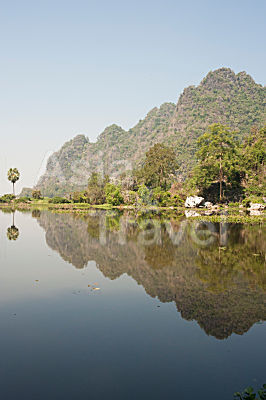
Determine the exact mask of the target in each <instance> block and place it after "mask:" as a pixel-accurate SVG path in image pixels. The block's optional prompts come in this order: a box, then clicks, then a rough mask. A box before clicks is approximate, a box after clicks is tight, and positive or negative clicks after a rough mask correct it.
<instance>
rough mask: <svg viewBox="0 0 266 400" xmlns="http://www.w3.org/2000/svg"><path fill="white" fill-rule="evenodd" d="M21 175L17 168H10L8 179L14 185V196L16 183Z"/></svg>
mask: <svg viewBox="0 0 266 400" xmlns="http://www.w3.org/2000/svg"><path fill="white" fill-rule="evenodd" d="M19 177H20V173H19V172H18V170H17V168H10V169H9V171H8V173H7V178H8V180H9V181H10V182H12V184H13V194H14V195H15V183H16V182H17V181H18V180H19Z"/></svg>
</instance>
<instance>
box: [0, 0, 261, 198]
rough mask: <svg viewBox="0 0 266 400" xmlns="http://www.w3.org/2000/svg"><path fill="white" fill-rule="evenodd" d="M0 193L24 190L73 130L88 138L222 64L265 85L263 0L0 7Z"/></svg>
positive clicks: (56, 0)
mask: <svg viewBox="0 0 266 400" xmlns="http://www.w3.org/2000/svg"><path fill="white" fill-rule="evenodd" d="M0 6H1V7H0V66H1V74H0V138H1V142H0V143H1V146H0V193H6V192H11V186H10V184H9V183H8V181H7V179H6V173H7V169H8V168H9V167H17V168H18V169H19V170H20V172H21V180H20V182H19V184H18V185H17V191H19V190H20V189H21V188H22V187H24V186H32V185H33V184H34V183H35V181H36V179H37V176H38V173H39V170H40V168H41V165H42V162H43V160H44V159H45V158H46V157H47V154H49V153H50V152H52V151H55V150H57V149H58V148H60V147H61V145H62V144H63V143H64V142H65V141H66V140H69V139H71V138H72V137H73V136H75V135H76V134H78V133H84V134H86V135H87V136H88V137H89V138H90V139H91V140H92V141H94V140H96V138H97V136H98V135H99V134H100V133H101V132H102V130H103V129H104V128H105V127H106V126H107V125H110V124H112V123H116V124H118V125H121V126H122V127H123V128H129V127H131V126H133V125H134V124H135V123H136V122H137V121H138V120H139V119H140V118H143V117H144V116H145V114H146V113H147V112H148V111H149V110H150V109H151V108H153V107H154V106H159V105H160V104H161V103H163V102H165V101H173V102H176V101H177V99H178V96H179V94H180V93H181V92H182V90H183V89H184V88H185V87H186V86H188V85H193V84H195V85H197V84H198V83H199V82H200V81H201V79H202V78H203V77H204V76H205V75H206V74H207V73H208V71H209V70H213V69H217V68H220V67H223V66H226V67H230V68H232V69H233V70H234V71H235V72H239V71H243V70H245V71H246V72H247V73H249V74H250V75H251V76H252V77H253V78H254V79H255V81H256V82H257V83H261V84H264V83H265V70H266V68H265V67H266V66H265V64H266V53H265V37H266V25H265V12H266V2H265V0H253V1H251V0H249V1H246V0H235V1H232V0H230V1H229V0H223V1H216V0H210V1H204V0H201V1H199V0H194V1H192V0H191V1H189V0H186V1H179V0H164V1H162V0H161V1H157V0H146V1H145V0H141V1H139V0H135V1H127V0H123V1H116V0H112V1H107V0H102V1H90V0H87V1H85V0H84V1H82V0H75V1H74V0H72V1H67V0H63V1H61V0H53V1H50V0H45V1H44V0H43V1H42V0H39V1H36V0H32V1H29V0H23V1H21V0H17V1H16V0H8V1H3V0H0Z"/></svg>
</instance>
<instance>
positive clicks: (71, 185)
mask: <svg viewBox="0 0 266 400" xmlns="http://www.w3.org/2000/svg"><path fill="white" fill-rule="evenodd" d="M265 93H266V91H265V87H263V86H261V85H259V84H257V83H255V82H254V80H253V79H252V78H251V76H249V75H248V74H246V73H245V72H240V73H238V74H235V73H234V72H233V71H232V70H231V69H230V68H220V69H218V70H216V71H211V72H209V73H208V74H207V76H206V77H205V78H204V79H203V80H202V81H201V83H200V84H199V85H198V86H189V87H188V88H186V89H184V91H183V93H182V94H181V96H180V97H179V100H178V102H177V104H176V105H175V104H173V103H164V104H162V105H161V107H159V108H157V107H155V108H153V109H152V110H151V111H150V112H149V113H148V114H147V116H146V117H145V118H144V119H143V120H140V121H139V122H138V124H137V125H136V126H134V127H133V128H132V129H129V130H128V131H125V130H124V129H122V128H121V127H119V126H117V125H115V124H114V125H111V126H109V127H107V128H106V129H105V130H104V132H103V133H101V134H100V135H99V137H98V139H97V141H96V143H91V142H90V141H89V139H88V138H86V137H85V136H83V135H78V136H76V137H75V138H74V139H72V140H71V141H69V142H67V143H65V144H64V145H63V146H62V148H61V149H60V150H59V151H58V152H56V153H54V154H53V155H52V156H51V157H50V159H49V161H48V163H47V168H46V172H45V174H44V175H43V176H42V177H41V179H40V180H39V182H38V184H37V186H36V187H37V188H38V189H40V190H41V191H42V193H43V194H44V195H46V196H54V195H64V194H66V193H69V192H70V191H73V190H80V189H84V188H85V187H86V185H87V181H88V177H89V176H90V174H91V173H92V172H93V171H100V172H101V171H103V172H104V173H108V174H109V175H117V174H119V173H122V172H124V171H125V170H130V169H131V168H133V167H134V166H136V165H138V164H139V163H140V162H141V160H142V159H143V157H144V154H145V152H146V151H147V150H148V149H149V148H150V147H151V146H152V145H153V144H155V143H158V142H164V143H166V144H168V145H171V146H173V147H174V150H175V152H176V155H177V159H178V162H179V165H180V168H179V172H178V173H179V176H180V177H181V178H184V177H185V176H186V174H187V172H188V171H189V170H190V169H191V167H192V166H193V163H194V155H195V152H196V141H197V138H198V137H199V136H200V135H201V134H202V133H203V132H204V130H205V129H206V127H207V126H208V125H210V124H211V123H215V122H219V123H223V124H226V125H228V126H229V127H230V128H232V129H235V130H237V131H238V133H239V137H240V138H242V137H244V136H245V135H246V134H248V133H249V131H250V128H251V127H252V126H254V125H255V126H258V127H260V126H262V125H263V124H264V123H265V121H266V114H265V98H266V96H265Z"/></svg>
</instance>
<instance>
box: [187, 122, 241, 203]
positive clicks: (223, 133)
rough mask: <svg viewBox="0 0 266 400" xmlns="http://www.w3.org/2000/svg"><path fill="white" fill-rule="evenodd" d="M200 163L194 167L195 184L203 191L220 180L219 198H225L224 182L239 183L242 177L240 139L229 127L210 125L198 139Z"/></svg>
mask: <svg viewBox="0 0 266 400" xmlns="http://www.w3.org/2000/svg"><path fill="white" fill-rule="evenodd" d="M198 147H199V150H198V152H197V154H196V156H197V159H198V163H197V166H196V167H195V169H194V176H193V181H194V184H195V185H196V186H197V187H198V188H199V189H200V190H201V191H202V190H204V189H208V188H210V187H211V185H212V184H213V183H214V182H219V192H220V193H219V199H220V201H221V200H222V198H223V192H222V189H223V184H224V183H227V184H229V185H231V186H232V185H235V186H236V185H239V184H240V179H241V178H240V177H241V173H242V171H241V167H240V155H239V151H238V141H237V140H236V139H235V137H234V133H232V132H231V131H230V130H229V129H228V128H227V127H225V126H223V125H221V124H213V125H210V126H209V128H208V129H207V131H206V132H205V133H204V134H203V135H202V136H201V137H200V138H199V139H198Z"/></svg>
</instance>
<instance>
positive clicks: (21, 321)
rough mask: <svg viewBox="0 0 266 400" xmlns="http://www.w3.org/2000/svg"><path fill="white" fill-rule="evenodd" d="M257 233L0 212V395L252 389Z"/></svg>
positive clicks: (261, 366) (253, 228)
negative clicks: (249, 387) (248, 387)
mask: <svg viewBox="0 0 266 400" xmlns="http://www.w3.org/2000/svg"><path fill="white" fill-rule="evenodd" d="M13 218H14V221H13ZM8 228H10V229H8ZM264 242H265V228H264V227H263V226H262V225H240V224H227V223H226V221H225V222H224V223H222V224H210V223H209V224H201V223H199V222H191V221H189V220H186V219H184V218H183V217H180V218H173V216H165V215H161V216H158V215H157V214H143V215H140V216H135V215H131V214H127V213H125V214H123V215H122V214H119V213H117V212H114V211H107V212H104V211H94V210H93V211H91V212H90V213H88V214H81V215H71V214H66V213H62V214H59V213H58V214H55V213H52V212H49V211H39V210H35V211H33V212H32V213H31V212H24V213H22V212H16V213H15V215H13V214H12V213H8V212H5V213H3V212H1V211H0V265H1V267H0V321H1V329H0V398H1V399H3V400H13V399H16V400H17V399H27V400H31V399H34V400H44V399H45V400H47V399H56V400H59V399H60V400H61V399H64V400H68V399H116V400H119V399H123V400H125V399H153V400H155V399H181V400H191V399H197V400H201V399H204V400H208V399H210V400H214V399H215V400H227V399H228V400H230V399H233V393H234V392H235V391H238V390H242V389H244V388H245V387H247V386H249V385H251V386H253V387H254V388H258V387H259V386H261V385H262V384H263V383H265V381H266V379H265V378H266V362H265V360H266V325H265V323H264V322H263V321H265V319H266V303H265V300H266V297H265V289H266V287H265V284H266V281H265V245H264Z"/></svg>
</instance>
